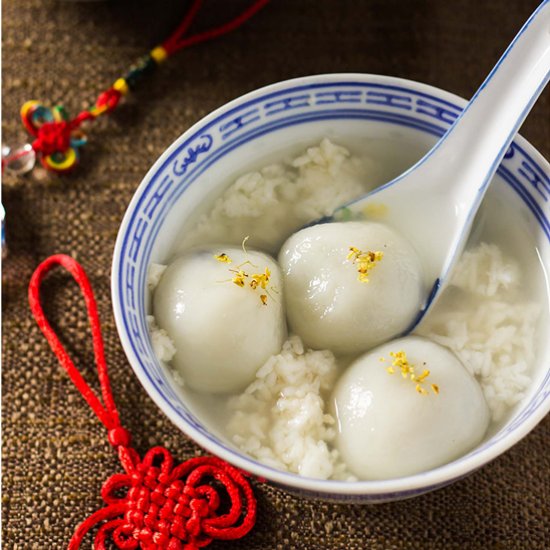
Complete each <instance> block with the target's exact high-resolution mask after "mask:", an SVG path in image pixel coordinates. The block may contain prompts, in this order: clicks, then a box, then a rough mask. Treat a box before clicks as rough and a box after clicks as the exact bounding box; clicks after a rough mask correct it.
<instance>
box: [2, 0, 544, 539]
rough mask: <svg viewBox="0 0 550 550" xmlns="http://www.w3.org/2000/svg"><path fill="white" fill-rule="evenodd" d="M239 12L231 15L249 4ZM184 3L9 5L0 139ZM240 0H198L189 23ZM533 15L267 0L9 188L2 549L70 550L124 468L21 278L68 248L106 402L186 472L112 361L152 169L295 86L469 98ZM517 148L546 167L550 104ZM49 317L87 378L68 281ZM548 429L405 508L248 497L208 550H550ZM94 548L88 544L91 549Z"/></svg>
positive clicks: (490, 7) (117, 61)
mask: <svg viewBox="0 0 550 550" xmlns="http://www.w3.org/2000/svg"><path fill="white" fill-rule="evenodd" d="M245 3H246V1H245V2H244V4H245ZM185 4H186V3H185V2H184V1H183V0H171V1H161V0H150V1H138V0H133V1H127V2H122V1H111V2H108V1H105V2H86V3H80V2H70V1H55V0H4V1H3V6H2V7H3V16H2V19H3V21H2V30H3V52H2V63H3V67H2V75H3V97H2V119H3V120H2V130H3V136H2V140H3V142H5V143H7V144H10V145H12V146H13V145H14V144H17V143H24V142H25V140H27V139H28V138H27V136H26V135H25V132H24V131H23V130H22V128H21V126H20V122H19V116H18V110H19V106H20V105H21V104H22V103H23V102H24V101H25V100H27V99H39V100H42V101H44V102H45V103H49V104H55V103H58V102H62V103H64V104H65V105H66V107H67V108H68V109H69V110H70V112H72V113H74V112H76V111H77V110H78V109H80V108H82V107H84V106H88V105H89V103H88V102H89V101H91V100H92V99H93V98H94V97H95V96H96V95H97V93H98V92H99V91H100V90H101V89H103V88H105V87H106V86H108V85H109V84H110V83H111V82H112V81H113V80H114V78H115V77H117V76H118V75H119V74H121V73H123V72H124V70H125V69H126V68H127V67H128V66H129V64H131V63H132V62H133V61H134V59H136V58H137V57H139V56H140V55H141V54H142V53H144V52H145V51H146V50H147V48H148V47H150V46H152V45H154V44H155V43H156V42H158V41H160V40H161V39H162V38H163V36H165V34H166V33H167V32H168V31H170V29H171V28H173V26H174V24H175V22H176V21H177V20H178V18H179V17H180V16H181V15H182V13H183V12H184V9H185ZM242 5H243V1H242V0H238V1H237V0H234V1H227V0H225V1H224V0H208V1H206V2H205V7H204V11H203V13H202V14H201V17H200V21H199V22H198V24H199V26H206V25H209V24H211V23H214V22H216V21H221V20H224V19H226V18H227V17H229V16H230V14H231V13H234V12H235V11H236V10H237V9H238V8H239V7H240V6H242ZM536 5H537V0H509V1H507V2H503V1H497V2H480V1H479V0H454V1H449V2H442V1H440V0H411V1H407V0H279V1H276V0H274V1H273V2H272V3H271V5H270V6H269V7H268V8H267V9H265V10H264V11H262V13H261V14H259V15H258V16H257V17H256V18H255V19H254V20H253V21H252V22H251V23H250V24H248V25H247V26H246V27H245V28H243V29H241V30H239V31H237V32H236V33H234V34H232V35H230V36H228V37H226V38H224V39H222V40H219V41H217V42H212V43H209V44H206V45H204V46H199V47H196V48H194V49H191V50H189V51H187V52H183V53H182V54H181V55H179V56H177V57H176V58H175V59H173V60H172V61H170V62H169V63H168V64H167V65H166V66H165V67H163V68H162V70H160V71H159V72H158V73H157V74H156V75H155V76H154V77H153V78H152V79H151V80H150V81H148V82H147V83H145V84H144V85H143V86H142V87H141V88H140V90H139V91H138V92H137V93H136V94H135V95H134V96H133V97H132V98H131V99H130V100H129V101H126V102H125V103H124V105H122V106H121V107H120V108H119V109H118V110H117V112H116V113H115V114H113V116H111V117H106V119H105V120H102V121H100V122H98V123H97V124H96V125H95V126H94V127H93V129H92V130H91V132H90V143H89V144H88V145H87V146H86V150H85V152H84V154H83V158H82V165H81V167H80V168H79V170H78V172H77V173H75V174H74V175H73V176H71V177H67V178H63V179H53V180H52V179H48V178H45V177H44V174H43V173H41V172H40V171H35V173H34V174H33V175H32V176H30V177H26V178H21V179H15V178H13V177H12V176H9V175H6V177H5V181H4V188H3V202H4V204H5V207H6V210H7V239H8V247H9V255H8V257H7V259H6V260H5V261H4V266H3V365H2V375H3V376H2V380H3V382H2V389H3V393H2V415H3V471H2V473H3V479H2V483H3V516H2V532H3V544H4V548H7V549H8V548H9V549H27V548H36V549H57V548H64V547H66V544H67V542H68V540H69V539H70V537H71V533H72V532H73V529H74V528H75V526H76V525H77V524H78V523H79V522H80V521H81V520H82V519H83V518H85V517H86V516H87V515H88V514H90V513H91V512H93V511H94V510H97V509H98V508H99V507H100V506H101V500H100V498H99V489H100V486H101V483H102V482H103V481H104V480H105V479H106V477H108V476H109V475H110V474H112V473H114V472H116V471H118V470H119V465H118V463H117V460H116V458H115V456H114V454H113V452H112V450H111V448H110V447H109V445H108V444H107V442H106V437H105V432H104V430H103V429H102V428H101V426H100V424H99V422H98V421H97V420H96V418H95V417H94V416H93V415H92V413H91V411H90V410H89V408H88V406H87V405H86V404H85V403H84V401H83V399H82V398H81V397H80V395H79V394H78V393H77V392H76V390H75V389H74V388H73V386H72V384H71V382H70V381H69V380H68V378H67V376H66V375H65V374H64V373H62V372H61V370H60V368H59V366H58V364H57V362H56V360H55V359H54V357H53V355H52V353H51V351H50V350H49V348H48V346H47V345H46V343H45V341H44V339H43V337H42V336H41V334H40V333H39V331H38V329H37V327H36V326H35V323H34V321H33V319H32V318H31V315H30V313H29V309H28V306H27V299H26V291H27V284H28V281H29V278H30V276H31V273H32V271H33V269H34V268H35V267H36V265H37V264H38V263H39V262H40V261H41V260H42V259H44V258H45V257H46V256H48V255H49V254H52V253H57V252H65V253H70V254H72V255H74V256H75V257H77V258H78V260H79V261H80V262H81V263H82V264H83V265H84V266H85V268H86V269H87V271H88V273H89V275H90V278H91V281H92V284H93V286H94V288H95V291H96V293H97V296H98V299H99V307H100V315H101V318H102V320H103V327H104V332H105V339H106V348H107V356H108V361H109V364H110V372H111V377H112V383H113V387H114V390H115V397H116V400H117V403H118V405H119V408H120V411H121V416H122V419H123V423H124V424H125V425H126V426H127V427H128V428H129V429H130V430H131V432H132V433H133V434H134V441H135V445H136V448H137V449H138V450H139V451H140V452H144V451H145V450H146V449H147V448H148V447H149V446H151V445H153V444H162V445H166V446H167V447H168V448H170V449H171V450H172V451H173V452H174V454H175V455H177V457H179V458H180V459H185V458H188V457H190V456H193V455H194V454H196V453H200V452H201V451H200V450H199V449H198V448H197V447H196V446H195V445H194V444H193V443H192V442H191V441H190V440H188V439H187V438H186V437H185V436H184V435H182V434H181V433H180V432H179V431H178V430H177V429H176V428H175V427H174V426H173V425H172V424H171V423H170V422H169V421H168V420H167V419H166V418H165V417H164V415H163V414H162V413H161V412H160V411H159V410H158V409H157V408H156V406H155V405H154V404H153V403H152V402H151V400H150V399H149V398H148V396H147V395H146V393H145V391H144V390H143V389H142V388H141V386H140V384H139V383H138V381H137V379H136V378H135V377H134V375H133V374H132V371H131V369H130V367H129V365H128V363H127V361H126V359H125V356H124V353H123V351H122V348H121V346H120V343H119V341H118V337H117V333H116V329H115V326H114V322H113V317H112V314H111V303H110V289H109V274H110V266H111V256H112V251H113V245H114V242H115V237H116V233H117V229H118V226H119V223H120V221H121V218H122V215H123V213H124V211H125V208H126V206H127V204H128V202H129V200H130V198H131V197H132V194H133V192H134V190H135V188H136V186H137V185H138V183H139V182H140V180H141V178H142V176H143V175H144V174H145V172H146V171H147V169H148V168H149V166H151V164H152V163H153V161H154V160H155V159H156V158H157V157H158V156H159V155H160V154H161V153H162V152H163V150H164V149H165V148H166V147H167V146H168V145H169V144H170V143H171V142H172V141H173V140H174V139H175V138H176V137H177V136H179V135H180V134H181V133H182V132H183V131H184V130H186V129H187V128H188V127H189V126H190V125H191V124H192V123H193V122H195V121H196V120H198V119H199V118H201V117H202V116H204V115H205V114H206V113H208V112H209V111H211V110H212V109H214V108H215V107H217V106H219V105H221V104H223V103H225V102H226V101H228V100H230V99H232V98H234V97H236V96H238V95H240V94H242V93H244V92H247V91H249V90H252V89H254V88H257V87H259V86H262V85H264V84H268V83H271V82H274V81H277V80H281V79H286V78H289V77H294V76H299V75H306V74H313V73H323V72H339V71H341V72H344V71H359V72H372V73H383V74H390V75H397V76H401V77H405V78H411V79H416V80H420V81H424V82H427V83H430V84H434V85H436V86H440V87H442V88H445V89H448V90H450V91H452V92H455V93H457V94H460V95H463V96H466V97H469V96H470V95H471V94H472V92H473V91H474V90H475V88H476V87H477V86H478V85H479V83H480V82H481V80H482V79H483V77H484V75H485V74H486V73H487V72H488V71H489V69H490V68H491V66H492V65H493V63H494V62H495V61H496V59H497V58H498V56H499V54H500V52H502V51H503V49H504V48H505V46H506V44H507V43H508V42H509V41H510V40H511V39H512V37H513V36H514V34H515V32H516V31H517V30H518V29H519V27H520V26H521V24H522V23H523V21H524V20H525V19H526V18H527V17H528V15H529V14H530V12H531V11H532V10H533V9H534V8H535V7H536ZM522 133H523V134H524V135H525V136H526V137H527V138H528V139H529V140H531V142H532V143H533V144H534V145H535V146H536V147H537V148H538V149H539V150H540V151H541V152H542V153H543V154H544V155H545V156H546V157H547V158H548V157H550V95H549V93H548V90H547V91H546V93H545V94H544V95H543V96H542V97H541V99H540V100H539V102H538V104H537V105H536V107H535V108H534V110H533V112H532V113H531V114H530V116H529V119H528V121H527V122H526V124H525V125H524V128H523V130H522ZM44 290H45V292H44V296H45V301H46V305H47V311H48V312H49V314H50V315H51V317H52V318H53V319H54V321H55V323H56V326H57V327H58V328H59V330H60V332H61V333H62V334H63V337H64V340H65V341H66V342H67V343H68V347H69V348H70V350H71V351H72V352H73V353H74V354H75V356H76V357H77V358H78V359H79V361H80V364H81V365H85V367H83V369H84V370H85V373H86V377H87V379H88V380H90V381H93V380H94V378H93V375H94V372H93V367H92V357H91V352H90V348H91V342H90V336H89V333H88V331H87V324H86V319H85V316H84V314H83V311H82V301H81V300H80V297H79V294H78V292H77V291H76V286H75V285H74V284H72V283H70V282H68V278H67V277H65V276H63V275H61V274H57V275H55V276H53V277H51V279H49V281H48V282H47V285H46V288H45V289H44ZM549 441H550V419H548V418H547V419H546V420H545V421H543V422H542V423H541V424H540V425H539V426H538V427H537V428H536V429H535V430H533V432H532V433H531V434H530V435H529V436H528V437H526V438H525V439H524V440H523V441H521V442H520V443H518V444H517V445H516V446H515V447H514V448H513V449H511V450H510V451H509V452H507V453H506V454H505V455H504V456H502V457H500V458H499V459H497V460H495V461H494V462H493V463H492V464H489V465H488V466H486V467H485V468H483V469H482V470H481V471H478V472H477V473H476V474H474V475H472V476H471V477H469V478H467V479H465V480H463V481H461V482H459V483H457V484H455V485H453V486H451V487H448V488H445V489H442V490H440V491H437V492H435V493H432V494H429V495H426V496H423V497H419V498H416V499H414V500H410V501H407V502H401V503H392V504H386V505H379V506H375V507H367V506H363V507H361V506H350V505H335V504H325V503H321V502H312V501H307V500H302V499H300V498H296V497H294V496H290V495H288V494H286V493H285V492H283V491H280V490H277V489H274V488H272V487H270V486H269V485H266V484H257V485H256V487H255V490H256V494H257V497H258V500H259V517H258V523H257V526H256V528H255V529H254V531H253V532H252V533H251V534H250V535H249V536H247V537H246V539H244V540H242V541H238V542H233V543H218V544H213V545H212V548H218V549H222V548H226V549H227V550H229V549H231V548H250V549H275V548H280V549H287V548H300V549H320V548H331V549H336V548H338V549H346V548H350V549H362V548H376V549H401V548H416V549H454V548H456V549H458V548H469V549H493V548H495V549H496V548H499V549H508V548H510V549H524V548H537V549H543V548H549V547H550V528H549V525H548V517H549V516H548V514H549V492H550V488H549V470H550V458H549V457H550V449H549ZM88 544H89V545H91V539H88Z"/></svg>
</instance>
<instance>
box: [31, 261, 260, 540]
mask: <svg viewBox="0 0 550 550" xmlns="http://www.w3.org/2000/svg"><path fill="white" fill-rule="evenodd" d="M57 266H62V267H64V268H65V269H66V270H67V271H68V272H69V273H70V274H71V275H72V276H73V278H74V279H75V281H76V282H77V283H78V285H79V287H80V289H81V291H82V294H83V296H84V300H85V303H86V309H87V312H88V317H89V319H90V327H91V331H92V341H93V349H94V357H95V362H96V367H97V374H98V378H99V384H100V387H101V398H102V399H100V398H99V397H98V396H97V395H96V393H95V392H94V391H93V390H92V389H91V388H90V386H88V384H87V383H86V382H85V380H84V378H83V377H82V375H81V374H80V372H79V371H78V369H77V368H76V366H75V365H74V363H73V361H72V360H71V358H70V357H69V355H68V353H67V351H66V350H65V348H64V347H63V345H62V344H61V342H60V341H59V338H58V337H57V335H56V333H55V331H54V330H53V328H52V327H51V325H50V323H49V322H48V320H47V319H46V316H45V314H44V311H43V309H42V304H41V302H40V286H41V284H42V281H43V279H44V277H45V276H46V275H47V274H48V273H49V272H50V271H51V270H52V269H54V268H55V267H57ZM29 303H30V307H31V311H32V314H33V315H34V318H35V319H36V322H37V323H38V326H39V327H40V330H41V331H42V332H43V334H44V336H45V337H46V340H47V341H48V343H49V345H50V347H51V348H52V350H53V352H54V353H55V355H56V357H57V359H58V360H59V362H60V363H61V366H62V367H63V368H64V369H65V371H66V372H67V374H68V375H69V377H70V378H71V380H72V381H73V383H74V384H75V386H76V387H77V389H78V390H79V391H80V393H81V394H82V396H83V397H84V399H86V401H87V403H88V404H89V405H90V407H91V408H92V410H93V411H94V413H95V414H96V415H97V417H98V418H99V420H100V421H101V423H102V424H103V425H104V426H105V428H107V436H108V440H109V443H110V444H111V445H112V446H113V447H114V449H115V450H116V452H117V454H118V458H119V460H120V463H121V464H122V468H123V469H124V473H118V474H115V475H113V476H111V477H110V478H109V479H107V481H106V482H105V483H104V484H103V487H102V489H101V497H102V498H103V501H104V502H105V506H104V507H103V508H101V509H100V510H98V511H97V512H95V513H93V514H92V515H91V516H90V517H89V518H87V519H86V520H84V521H83V522H82V523H81V524H80V525H79V526H78V527H77V529H76V531H75V533H74V535H73V537H72V539H71V541H70V543H69V550H77V549H78V548H80V545H81V544H82V541H83V539H84V537H85V535H86V534H87V533H88V531H90V530H91V529H92V528H93V527H95V526H96V525H98V524H100V526H99V528H98V530H97V533H96V536H95V542H94V548H95V549H96V550H106V549H107V548H112V545H113V544H114V546H115V547H116V548H120V549H138V548H141V549H143V550H198V549H199V548H202V547H204V546H208V545H209V544H210V543H211V542H212V541H213V540H234V539H238V538H241V537H243V536H244V535H246V534H247V533H248V532H249V531H250V530H251V529H252V527H253V526H254V523H255V521H256V500H255V498H254V493H253V492H252V488H251V486H250V483H249V481H248V480H247V479H246V476H245V474H244V473H243V472H241V471H240V470H238V469H237V468H235V467H233V466H231V465H230V464H228V463H227V462H224V461H223V460H220V459H219V458H214V457H206V456H205V457H198V458H191V459H190V460H187V461H185V462H183V463H181V464H179V465H174V461H173V458H172V455H171V454H170V452H169V451H168V450H166V449H165V448H164V447H154V448H152V449H150V450H149V451H148V452H147V453H146V454H145V456H144V457H143V460H141V459H140V457H139V455H138V453H137V452H136V451H135V450H134V449H133V448H132V446H131V436H130V433H129V432H128V431H127V430H126V429H124V428H123V427H122V426H121V423H120V418H119V415H118V411H117V408H116V405H115V402H114V399H113V394H112V392H111V384H110V382H109V376H108V374H107V364H106V362H105V356H104V352H103V338H102V336H101V326H100V323H99V315H98V312H97V305H96V301H95V298H94V293H93V290H92V287H91V285H90V282H89V280H88V277H87V276H86V273H85V271H84V269H83V268H82V266H80V264H78V263H77V262H76V261H75V260H74V259H73V258H71V257H70V256H65V255H62V254H58V255H56V256H51V257H50V258H48V259H46V260H45V261H44V262H42V263H41V264H40V265H39V266H38V268H37V269H36V271H35V272H34V274H33V276H32V278H31V282H30V285H29ZM222 503H223V504H222Z"/></svg>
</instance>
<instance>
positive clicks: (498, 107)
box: [320, 0, 550, 330]
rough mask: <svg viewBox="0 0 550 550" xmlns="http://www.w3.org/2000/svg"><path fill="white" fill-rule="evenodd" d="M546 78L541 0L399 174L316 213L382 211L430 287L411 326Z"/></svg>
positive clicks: (547, 5)
mask: <svg viewBox="0 0 550 550" xmlns="http://www.w3.org/2000/svg"><path fill="white" fill-rule="evenodd" d="M549 77H550V0H545V1H544V2H543V3H542V4H541V5H540V6H539V7H538V9H537V10H536V11H535V12H534V13H533V15H531V17H530V18H529V20H528V21H527V22H526V23H525V25H524V26H523V28H522V29H521V30H520V32H519V33H518V35H517V36H516V37H515V38H514V40H513V42H512V43H511V44H510V46H509V47H508V49H507V50H506V51H505V52H504V55H503V56H502V57H501V58H500V60H499V62H498V63H497V64H496V66H495V67H494V69H493V70H492V71H491V73H490V74H489V76H488V77H487V78H486V79H485V82H483V84H482V85H481V87H480V88H479V90H478V91H477V92H476V93H475V95H474V96H473V98H472V99H471V101H470V103H468V105H467V106H466V108H465V109H464V111H463V112H462V114H461V115H460V116H459V117H458V119H457V120H456V121H455V123H454V124H453V125H452V126H451V128H450V129H449V130H448V131H447V133H446V134H445V135H444V136H443V137H442V138H441V140H440V141H439V142H438V143H437V144H436V145H435V146H434V147H433V149H431V150H430V151H429V152H428V153H427V154H426V155H425V156H424V157H423V158H422V159H421V160H420V161H418V162H417V163H416V164H415V165H414V166H413V167H412V168H410V169H409V170H407V171H406V172H405V173H404V174H402V175H401V176H399V177H398V178H396V179H394V180H392V181H390V182H389V183H387V184H386V185H384V186H382V187H380V188H379V189H376V190H375V191H373V192H372V193H370V194H368V195H366V196H364V197H361V198H360V199H357V200H355V201H352V202H351V203H349V204H346V205H345V206H342V207H341V208H339V209H337V210H336V211H335V212H334V213H333V215H332V216H330V217H329V218H324V219H323V220H320V221H321V222H327V221H338V220H342V219H349V218H350V217H351V218H355V219H357V218H365V219H368V217H369V212H373V211H376V212H378V213H381V212H383V217H382V218H379V220H380V221H383V222H384V223H387V224H388V225H391V226H393V227H394V228H395V229H397V230H398V231H399V232H400V233H401V234H402V235H404V236H406V237H407V238H408V239H409V241H410V242H411V243H412V244H413V245H414V247H415V248H416V250H417V252H418V254H419V255H420V259H421V261H422V263H423V266H424V270H425V274H426V280H427V282H428V288H431V291H430V292H429V293H428V295H427V296H426V302H425V304H424V306H423V307H422V309H421V311H420V313H419V315H418V318H417V319H416V320H415V322H414V324H413V325H412V327H411V330H412V328H414V327H415V326H416V325H417V324H418V323H419V321H420V320H421V319H422V317H423V316H424V314H425V313H426V312H427V311H428V309H429V307H430V306H431V305H432V304H433V303H434V300H435V298H436V297H437V295H438V294H439V290H441V288H442V287H443V285H444V282H445V280H446V279H447V277H448V275H449V273H450V270H451V269H452V267H453V265H454V263H455V262H456V260H457V258H458V257H459V256H460V253H461V252H462V250H463V247H464V244H465V242H466V239H467V237H468V234H469V232H470V228H471V224H472V221H473V218H474V215H475V213H476V212H477V210H478V208H479V205H480V203H481V200H482V199H483V196H484V194H485V191H486V190H487V188H488V186H489V183H490V181H491V179H492V177H493V175H494V173H495V172H496V170H497V168H498V165H499V163H500V161H501V160H502V157H503V156H504V154H505V153H506V151H507V149H508V147H509V145H510V143H511V142H512V139H513V138H514V136H515V135H516V133H517V131H518V129H519V127H520V126H521V124H522V122H523V120H524V119H525V117H526V115H527V113H528V112H529V111H530V109H531V107H532V106H533V104H534V103H535V101H536V99H537V98H538V96H539V95H540V93H541V92H542V90H543V88H544V86H545V85H546V84H547V82H548V80H549ZM547 122H548V121H547ZM350 211H351V212H350Z"/></svg>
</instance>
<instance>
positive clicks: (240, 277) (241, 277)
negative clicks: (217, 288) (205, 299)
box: [229, 269, 248, 287]
mask: <svg viewBox="0 0 550 550" xmlns="http://www.w3.org/2000/svg"><path fill="white" fill-rule="evenodd" d="M229 271H232V272H233V273H235V276H234V277H233V279H231V281H232V282H233V283H235V284H236V285H237V286H240V287H243V286H244V285H245V279H246V278H247V277H248V273H245V272H244V271H242V270H238V271H237V270H235V269H230V270H229Z"/></svg>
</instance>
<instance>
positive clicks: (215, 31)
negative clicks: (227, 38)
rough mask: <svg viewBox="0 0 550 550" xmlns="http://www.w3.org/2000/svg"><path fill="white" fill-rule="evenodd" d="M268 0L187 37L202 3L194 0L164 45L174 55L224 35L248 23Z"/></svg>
mask: <svg viewBox="0 0 550 550" xmlns="http://www.w3.org/2000/svg"><path fill="white" fill-rule="evenodd" d="M268 2H269V0H255V1H254V2H252V4H251V5H250V6H248V7H247V8H246V9H245V10H244V11H242V12H241V13H240V14H239V15H237V17H235V18H234V19H231V20H230V21H228V22H227V23H224V24H222V25H220V26H218V27H214V28H212V29H208V30H206V31H203V32H200V33H197V34H194V35H191V36H189V37H187V38H185V35H186V34H187V31H188V30H189V27H190V26H191V24H192V23H193V20H194V19H195V17H196V16H197V13H198V12H199V9H200V7H201V4H202V0H193V3H192V4H191V7H190V8H189V11H188V12H187V14H186V16H185V18H184V19H183V21H182V22H181V23H180V25H179V26H178V28H177V29H176V30H175V31H174V32H173V33H172V35H171V36H170V37H169V38H168V39H167V40H165V41H164V42H163V43H162V47H163V48H164V49H165V50H166V53H167V54H168V55H172V54H174V53H175V52H177V51H179V50H181V49H183V48H187V47H189V46H193V45H195V44H199V43H201V42H206V41H207V40H212V39H214V38H218V37H219V36H223V35H224V34H227V33H229V32H231V31H234V30H235V29H237V28H238V27H240V26H241V25H243V24H244V23H246V22H247V21H248V20H249V19H250V18H251V17H252V16H253V15H255V14H256V13H257V12H258V11H260V10H261V9H262V8H263V7H264V6H266V5H267V3H268Z"/></svg>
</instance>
